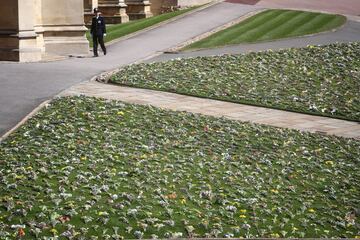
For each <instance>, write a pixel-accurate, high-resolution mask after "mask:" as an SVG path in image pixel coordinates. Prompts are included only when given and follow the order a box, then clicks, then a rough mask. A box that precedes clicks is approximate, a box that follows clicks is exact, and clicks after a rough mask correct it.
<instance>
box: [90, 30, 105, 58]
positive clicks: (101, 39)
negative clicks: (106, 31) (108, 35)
mask: <svg viewBox="0 0 360 240" xmlns="http://www.w3.org/2000/svg"><path fill="white" fill-rule="evenodd" d="M98 44H100V47H101V49H102V50H103V52H104V54H105V55H106V47H105V44H104V37H103V36H102V35H100V36H97V35H93V48H94V49H93V50H94V56H96V57H97V56H98V51H97V48H98Z"/></svg>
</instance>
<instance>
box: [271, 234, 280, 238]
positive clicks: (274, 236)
mask: <svg viewBox="0 0 360 240" xmlns="http://www.w3.org/2000/svg"><path fill="white" fill-rule="evenodd" d="M270 237H272V238H279V237H280V234H278V233H272V234H270Z"/></svg>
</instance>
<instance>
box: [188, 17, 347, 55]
mask: <svg viewBox="0 0 360 240" xmlns="http://www.w3.org/2000/svg"><path fill="white" fill-rule="evenodd" d="M345 22H346V17H344V16H341V15H332V14H322V13H313V12H303V11H292V10H267V11H264V12H261V13H259V14H257V15H255V16H253V17H250V18H248V19H246V20H245V21H243V22H240V23H239V24H236V25H234V26H232V27H229V28H227V29H225V30H223V31H220V32H218V33H215V34H213V35H211V36H209V37H207V38H205V39H203V40H201V41H198V42H195V43H193V44H191V45H189V46H187V47H185V48H184V49H185V50H187V49H196V48H213V47H219V46H224V45H229V44H239V43H252V42H260V41H270V40H274V39H280V38H288V37H295V36H303V35H307V34H313V33H318V32H323V31H328V30H331V29H334V28H337V27H339V26H341V25H343V24H344V23H345Z"/></svg>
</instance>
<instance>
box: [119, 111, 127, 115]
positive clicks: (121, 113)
mask: <svg viewBox="0 0 360 240" xmlns="http://www.w3.org/2000/svg"><path fill="white" fill-rule="evenodd" d="M124 114H125V113H124V112H123V111H119V112H117V115H120V116H124Z"/></svg>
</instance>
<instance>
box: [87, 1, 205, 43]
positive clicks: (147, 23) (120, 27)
mask: <svg viewBox="0 0 360 240" xmlns="http://www.w3.org/2000/svg"><path fill="white" fill-rule="evenodd" d="M201 6H203V5H200V6H195V7H190V8H186V9H182V10H177V11H174V12H169V13H164V14H161V15H158V16H154V17H150V18H145V19H139V20H134V21H130V22H127V23H122V24H114V25H109V26H108V27H107V35H106V37H105V38H104V40H105V42H110V41H112V40H114V39H117V38H120V37H123V36H126V35H128V34H131V33H134V32H137V31H140V30H143V29H145V28H148V27H151V26H153V25H155V24H158V23H161V22H164V21H166V20H169V19H171V18H174V17H177V16H179V15H181V14H184V13H187V12H189V11H192V10H194V9H196V8H199V7H201ZM86 37H87V39H88V40H89V42H90V45H91V46H92V38H91V35H90V32H89V31H87V32H86Z"/></svg>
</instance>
